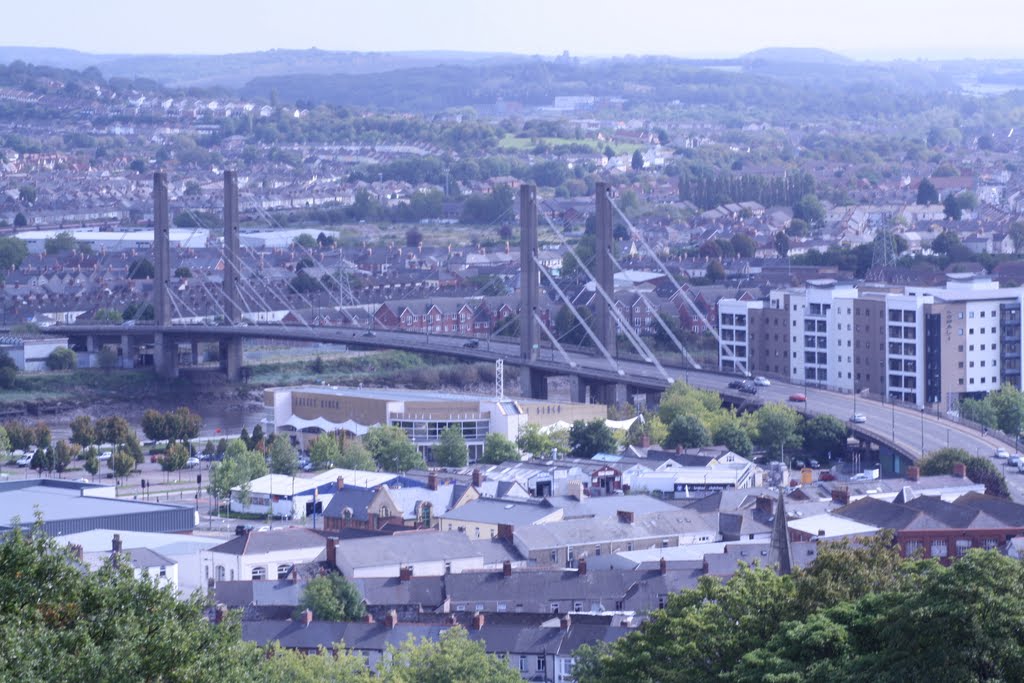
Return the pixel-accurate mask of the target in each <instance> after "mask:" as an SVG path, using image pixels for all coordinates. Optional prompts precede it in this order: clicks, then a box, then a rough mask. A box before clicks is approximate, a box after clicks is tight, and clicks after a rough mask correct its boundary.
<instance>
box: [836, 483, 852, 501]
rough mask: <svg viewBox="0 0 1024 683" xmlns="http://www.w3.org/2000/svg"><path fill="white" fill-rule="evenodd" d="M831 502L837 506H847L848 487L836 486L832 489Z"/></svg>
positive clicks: (848, 497)
mask: <svg viewBox="0 0 1024 683" xmlns="http://www.w3.org/2000/svg"><path fill="white" fill-rule="evenodd" d="M832 502H833V503H838V504H839V505H849V504H850V488H849V487H848V486H837V487H835V488H834V489H832Z"/></svg>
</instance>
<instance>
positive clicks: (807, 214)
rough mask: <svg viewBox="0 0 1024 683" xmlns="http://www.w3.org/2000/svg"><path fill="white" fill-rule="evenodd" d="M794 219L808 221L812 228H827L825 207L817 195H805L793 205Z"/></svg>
mask: <svg viewBox="0 0 1024 683" xmlns="http://www.w3.org/2000/svg"><path fill="white" fill-rule="evenodd" d="M793 218H799V219H800V220H803V221H807V223H808V224H809V225H811V226H812V227H814V228H817V229H821V228H823V227H824V226H825V207H823V206H822V205H821V201H819V200H818V197H817V195H814V194H805V195H804V196H803V197H801V198H800V201H798V202H797V203H796V204H794V205H793Z"/></svg>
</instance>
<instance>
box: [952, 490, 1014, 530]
mask: <svg viewBox="0 0 1024 683" xmlns="http://www.w3.org/2000/svg"><path fill="white" fill-rule="evenodd" d="M956 504H957V505H964V506H967V507H971V508H974V509H975V510H980V511H982V512H984V513H985V514H986V515H988V516H989V517H991V518H993V519H996V520H998V521H1000V522H1002V523H1003V524H1004V525H1006V526H1008V527H1024V505H1021V504H1019V503H1014V502H1013V501H1012V500H1008V499H1006V498H997V497H996V496H987V495H985V494H983V493H967V494H964V495H962V496H960V497H959V498H957V499H956Z"/></svg>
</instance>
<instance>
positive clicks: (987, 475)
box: [917, 448, 1010, 498]
mask: <svg viewBox="0 0 1024 683" xmlns="http://www.w3.org/2000/svg"><path fill="white" fill-rule="evenodd" d="M956 463H961V464H963V465H966V467H967V478H968V479H970V480H971V481H973V482H974V483H975V484H984V485H985V493H987V494H989V495H991V496H1002V497H1004V498H1006V497H1008V496H1009V495H1010V490H1009V488H1007V485H1006V477H1004V476H1003V473H1002V472H1000V471H999V468H998V467H996V466H995V464H993V463H992V461H991V460H989V459H987V458H985V457H983V456H979V455H971V454H970V453H968V452H967V451H965V450H964V449H962V448H940V449H939V450H937V451H932V452H931V453H929V454H928V455H926V456H925V457H923V458H921V460H919V461H918V463H917V465H918V467H920V468H921V474H924V475H927V476H931V475H936V474H951V473H952V471H953V465H955V464H956Z"/></svg>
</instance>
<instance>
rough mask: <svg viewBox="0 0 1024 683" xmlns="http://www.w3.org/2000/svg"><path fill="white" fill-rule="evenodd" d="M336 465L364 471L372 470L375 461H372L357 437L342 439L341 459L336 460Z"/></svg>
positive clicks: (375, 467) (375, 464) (374, 468)
mask: <svg viewBox="0 0 1024 683" xmlns="http://www.w3.org/2000/svg"><path fill="white" fill-rule="evenodd" d="M337 465H338V467H343V468H345V469H347V470H363V471H365V472H374V471H376V469H377V463H375V462H374V461H373V456H372V455H370V451H368V450H366V446H364V445H363V442H362V441H360V440H359V439H345V440H344V441H342V443H341V459H339V460H338V463H337Z"/></svg>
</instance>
